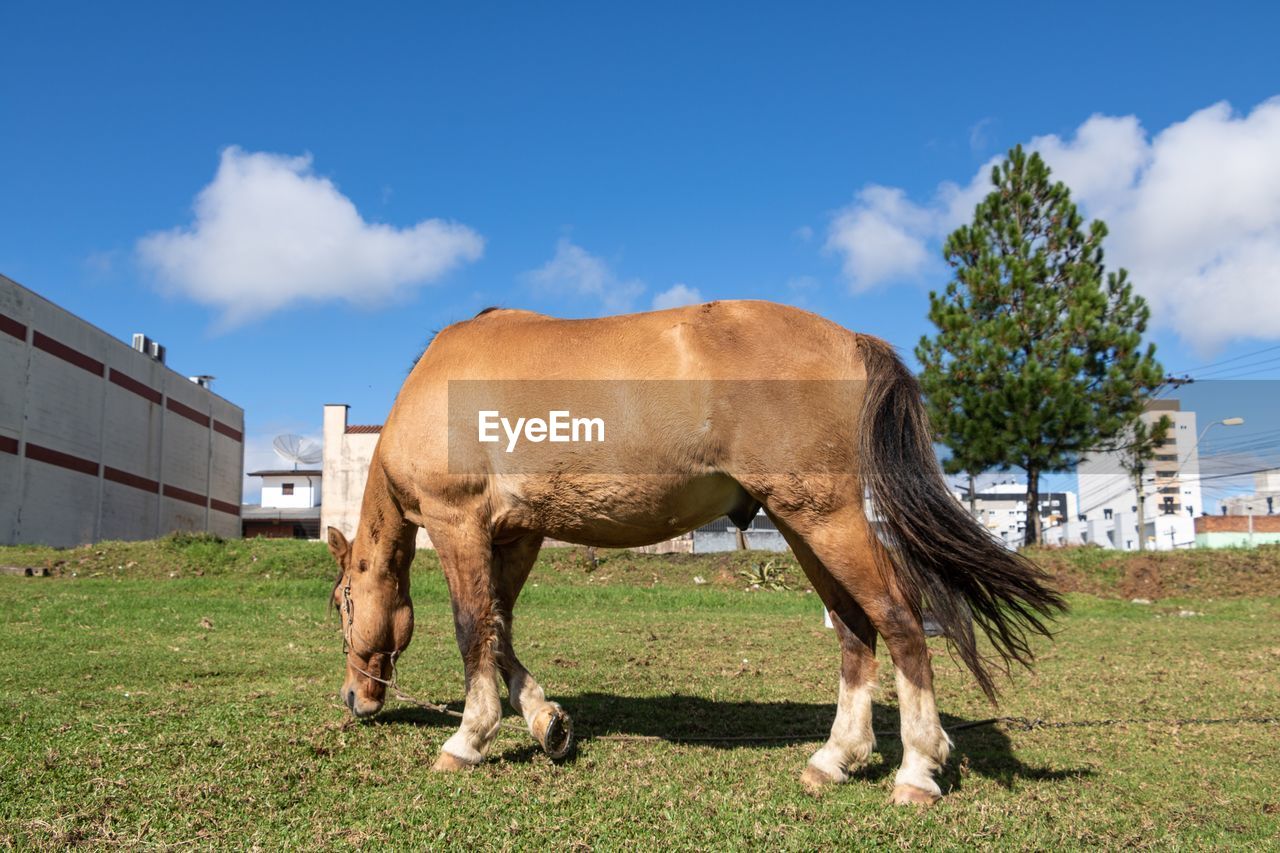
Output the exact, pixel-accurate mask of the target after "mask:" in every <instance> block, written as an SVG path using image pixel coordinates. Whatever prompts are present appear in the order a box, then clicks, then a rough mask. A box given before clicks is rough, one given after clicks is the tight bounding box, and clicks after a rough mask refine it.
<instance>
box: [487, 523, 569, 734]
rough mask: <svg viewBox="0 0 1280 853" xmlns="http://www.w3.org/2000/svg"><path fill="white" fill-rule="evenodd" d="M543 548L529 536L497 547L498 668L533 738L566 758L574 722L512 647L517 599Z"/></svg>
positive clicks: (495, 560) (518, 712)
mask: <svg viewBox="0 0 1280 853" xmlns="http://www.w3.org/2000/svg"><path fill="white" fill-rule="evenodd" d="M541 545H542V537H541V536H529V537H525V538H523V539H519V540H517V541H515V542H512V543H509V544H504V545H500V546H497V547H495V548H494V576H495V580H496V585H497V593H498V607H499V610H500V612H501V615H502V623H501V628H500V631H501V636H500V647H499V653H498V668H499V669H500V670H501V671H502V677H503V678H504V679H505V680H506V682H507V693H508V695H509V696H510V700H511V707H512V708H514V709H515V712H516V713H517V714H519V715H520V716H522V717H524V719H525V722H526V723H528V724H529V732H530V733H531V734H532V735H533V739H534V740H536V741H537V742H538V745H539V746H541V747H542V749H543V750H544V751H545V752H546V753H547V755H549V756H550V757H551V758H563V757H564V756H565V755H567V754H568V753H569V751H570V749H572V747H573V721H572V720H571V719H570V718H569V715H568V714H566V713H565V711H564V709H563V708H561V707H560V705H559V704H557V703H555V702H551V701H548V699H547V696H546V694H545V693H544V692H543V691H542V687H541V686H540V685H539V684H538V682H537V681H535V680H534V678H533V676H532V675H530V674H529V670H527V669H525V667H524V665H523V664H521V663H520V659H519V658H517V657H516V653H515V649H514V648H513V646H512V632H513V626H514V621H515V619H514V611H515V604H516V599H517V598H518V597H519V596H520V590H521V589H522V588H523V587H524V582H525V579H526V578H528V577H529V571H530V569H532V568H533V564H534V561H536V560H537V559H538V549H539V548H540V547H541Z"/></svg>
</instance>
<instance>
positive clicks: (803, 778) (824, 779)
mask: <svg viewBox="0 0 1280 853" xmlns="http://www.w3.org/2000/svg"><path fill="white" fill-rule="evenodd" d="M839 783H840V780H839V779H837V778H835V777H834V776H832V775H831V774H830V773H827V772H826V771H825V770H819V769H818V768H817V767H814V766H813V765H812V764H806V765H805V767H804V772H803V773H801V774H800V784H801V785H804V787H805V790H806V791H808V792H809V793H810V794H816V793H818V792H819V791H821V790H822V789H823V788H829V787H831V786H832V785H838V784H839Z"/></svg>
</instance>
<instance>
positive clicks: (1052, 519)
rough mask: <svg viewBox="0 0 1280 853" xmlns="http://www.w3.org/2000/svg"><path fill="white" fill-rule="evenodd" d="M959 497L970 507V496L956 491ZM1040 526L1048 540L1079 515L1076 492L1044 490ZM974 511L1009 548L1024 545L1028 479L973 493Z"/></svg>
mask: <svg viewBox="0 0 1280 853" xmlns="http://www.w3.org/2000/svg"><path fill="white" fill-rule="evenodd" d="M956 499H957V500H959V501H960V502H961V503H963V504H964V505H965V507H966V508H968V507H969V496H968V495H967V494H964V493H958V494H956ZM1039 499H1040V529H1041V531H1043V532H1044V534H1045V540H1046V541H1050V540H1052V539H1053V538H1054V536H1053V535H1052V531H1056V530H1061V529H1062V528H1063V526H1064V525H1065V524H1066V522H1067V521H1069V520H1072V519H1074V518H1075V517H1076V504H1077V501H1076V495H1075V492H1041V493H1040V495H1039ZM973 507H974V513H975V515H976V517H977V519H978V521H979V522H980V523H981V524H982V525H983V526H984V527H986V528H987V529H988V530H989V531H991V535H992V536H994V537H995V538H997V539H999V540H1000V541H1002V542H1004V544H1005V547H1007V548H1018V547H1021V545H1022V543H1023V542H1024V541H1025V539H1026V533H1027V485H1026V483H1015V482H1007V483H998V484H996V485H993V486H989V487H987V488H985V489H982V490H981V491H979V492H977V494H976V495H974V501H973Z"/></svg>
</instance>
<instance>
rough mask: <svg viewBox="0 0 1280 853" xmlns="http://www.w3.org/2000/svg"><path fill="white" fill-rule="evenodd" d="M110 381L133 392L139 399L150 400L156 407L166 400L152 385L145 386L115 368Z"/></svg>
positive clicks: (112, 370) (112, 369)
mask: <svg viewBox="0 0 1280 853" xmlns="http://www.w3.org/2000/svg"><path fill="white" fill-rule="evenodd" d="M110 379H111V381H112V382H114V383H115V384H117V385H119V386H120V387H121V388H123V389H124V390H126V391H132V392H133V393H135V394H137V395H138V396H139V397H142V398H143V399H145V400H150V401H151V402H153V403H155V404H156V405H160V401H161V400H163V399H164V396H163V395H162V394H161V393H160V392H159V391H157V390H156V389H154V388H152V387H151V386H150V385H144V384H143V383H141V382H139V381H138V380H136V379H134V378H133V377H132V376H130V375H129V374H127V373H121V372H120V371H118V370H116V369H115V368H114V367H113V368H111V375H110Z"/></svg>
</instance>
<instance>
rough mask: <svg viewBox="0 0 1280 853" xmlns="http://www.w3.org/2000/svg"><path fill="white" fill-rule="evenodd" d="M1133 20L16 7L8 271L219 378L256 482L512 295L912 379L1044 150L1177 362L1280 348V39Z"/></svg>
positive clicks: (423, 7) (648, 10)
mask: <svg viewBox="0 0 1280 853" xmlns="http://www.w3.org/2000/svg"><path fill="white" fill-rule="evenodd" d="M1117 5H1118V4H1088V3H1083V4H1082V3H1074V4H1071V5H1070V6H1062V7H1060V9H1058V10H1054V9H1051V8H1050V7H1049V6H1048V4H1016V5H1015V4H987V5H986V6H985V7H981V8H979V7H973V6H964V7H961V6H957V5H956V4H930V5H914V6H913V5H909V4H876V5H875V6H874V7H872V6H870V5H868V6H866V7H862V8H859V7H856V6H854V5H852V4H845V3H841V4H836V3H832V4H817V3H814V4H798V3H797V4H786V5H785V6H783V5H782V4H776V5H773V6H765V5H761V4H732V5H730V4H720V5H714V4H687V3H682V4H666V3H648V4H643V5H636V6H633V7H631V8H630V9H622V8H619V7H616V6H612V5H611V4H559V5H550V4H537V5H536V6H535V5H530V4H524V5H521V6H517V5H516V4H509V5H495V4H456V5H455V6H452V7H449V8H443V7H440V8H436V7H432V6H428V4H412V5H411V4H377V5H373V6H371V5H368V4H365V5H364V6H359V7H358V6H355V5H352V4H307V5H303V4H296V5H292V6H290V5H284V4H280V5H273V6H271V7H268V6H267V4H252V5H249V4H237V3H224V4H219V5H218V6H217V7H216V9H215V8H214V7H208V8H202V9H200V10H199V11H196V10H195V9H194V7H184V6H182V5H180V4H144V3H137V4H128V5H126V6H116V7H107V6H103V5H102V4H88V3H85V4H71V5H68V4H60V3H39V4H37V3H25V2H23V3H9V4H6V5H5V6H4V7H3V11H0V30H2V31H4V32H5V33H7V34H8V35H9V37H8V38H7V39H6V47H5V50H4V51H3V52H2V53H0V127H3V132H0V200H2V203H0V272H3V273H5V274H6V275H8V276H10V277H12V278H14V279H16V280H17V281H19V282H21V283H23V284H25V285H27V286H28V287H31V288H32V289H34V290H36V291H37V292H39V293H41V294H42V295H44V296H46V297H48V298H50V299H52V300H54V301H55V302H57V303H59V304H61V305H62V306H64V307H66V308H68V309H69V310H71V311H73V312H75V313H77V314H79V315H81V316H83V317H85V318H86V319H88V320H90V321H91V322H93V323H95V324H97V325H99V326H101V327H102V328H104V329H106V330H107V331H109V332H110V333H112V334H114V335H117V336H119V337H122V338H127V337H128V336H129V335H130V334H131V333H132V332H135V331H144V332H146V333H147V334H149V335H150V336H152V337H153V338H156V339H158V340H160V341H161V342H163V343H165V344H166V345H167V346H168V348H169V361H170V364H171V365H172V366H174V367H175V368H176V369H178V370H180V371H182V372H184V373H191V374H194V373H203V372H207V373H212V374H214V375H216V376H217V377H218V379H217V382H216V385H215V389H216V390H217V391H218V392H219V393H221V394H222V395H224V396H226V397H227V398H229V399H231V400H232V401H234V402H236V403H238V404H239V405H242V406H243V407H244V409H245V414H246V423H247V432H248V436H249V439H250V459H249V461H248V464H249V467H253V466H254V465H255V464H264V463H267V462H269V461H270V457H269V455H267V456H264V455H263V453H262V452H261V451H262V448H263V447H265V446H266V444H267V443H268V442H269V439H270V437H271V436H273V435H275V434H277V433H279V432H286V431H288V432H300V433H305V434H309V435H316V434H317V433H318V430H319V424H320V407H321V405H322V404H323V403H325V402H347V403H350V404H351V405H352V419H353V420H355V421H357V422H377V421H380V420H381V419H382V418H383V417H384V416H385V414H386V412H387V410H388V409H389V407H390V405H391V402H392V400H393V399H394V395H395V393H396V391H397V389H398V387H399V384H400V382H401V381H402V380H403V378H404V376H405V373H406V370H407V368H408V366H409V364H410V361H411V360H412V359H413V358H414V356H415V355H416V354H417V353H418V351H419V350H420V349H421V348H422V346H423V345H424V344H425V342H426V341H427V339H428V338H429V336H430V335H431V333H432V331H433V330H434V329H437V328H439V327H441V326H443V325H445V324H447V323H449V322H452V321H455V320H458V319H462V318H465V317H468V316H470V315H471V314H474V313H475V311H477V310H479V309H480V308H482V307H484V306H486V305H490V304H502V305H507V306H515V307H527V308H533V309H538V310H544V311H548V312H551V313H556V314H561V315H566V316H586V315H593V314H602V313H609V312H611V311H613V310H622V309H635V310H641V309H647V308H649V307H651V306H652V305H653V304H655V300H658V304H662V303H663V302H664V301H670V300H674V301H678V300H679V299H680V298H702V299H711V298H735V297H750V298H769V299H776V300H780V301H786V302H793V303H796V304H800V305H803V306H805V307H808V308H810V309H812V310H816V311H818V312H820V313H822V314H825V315H827V316H829V317H831V318H832V319H835V320H836V321H838V322H841V323H843V324H844V325H846V326H848V327H850V328H853V329H857V330H861V331H868V332H872V333H875V334H878V335H881V336H883V337H885V338H887V339H889V340H890V341H892V342H894V343H895V344H898V345H899V346H900V347H902V348H903V349H904V351H905V352H907V353H909V352H910V350H911V348H912V347H913V346H914V344H915V342H916V340H917V339H918V338H919V336H920V335H921V334H923V333H926V332H928V331H929V328H930V327H929V324H928V322H927V320H926V318H925V312H926V310H927V293H928V290H929V289H930V288H937V287H941V286H942V285H943V284H944V283H945V281H946V273H945V270H944V269H943V268H942V267H941V264H940V263H939V262H938V261H937V255H938V250H937V245H938V241H939V240H940V238H941V235H942V234H944V233H945V231H946V230H947V229H948V228H949V227H953V225H954V223H955V222H956V219H957V217H962V216H963V215H964V214H965V211H966V210H968V211H971V209H972V201H973V200H975V199H976V198H977V197H979V196H980V194H981V190H982V182H983V181H982V179H983V173H984V172H983V170H984V167H985V165H986V164H987V163H988V162H989V161H990V160H991V158H993V157H995V156H997V155H999V154H1000V153H1002V152H1003V151H1005V150H1006V149H1007V148H1008V147H1010V146H1012V145H1013V144H1015V143H1019V142H1021V143H1024V144H1033V145H1036V146H1037V147H1038V148H1040V149H1042V150H1044V151H1045V153H1046V158H1047V159H1048V160H1049V162H1050V165H1051V166H1053V167H1054V169H1055V172H1056V173H1058V174H1059V176H1062V177H1065V178H1067V179H1068V182H1069V183H1071V184H1072V185H1073V187H1075V185H1076V182H1079V184H1080V185H1081V186H1080V187H1079V188H1077V195H1078V196H1079V197H1080V198H1081V200H1082V203H1083V204H1084V206H1085V208H1086V210H1087V211H1088V212H1089V213H1091V215H1101V216H1103V218H1106V219H1107V220H1108V222H1109V223H1110V224H1111V225H1112V235H1113V240H1114V242H1115V251H1113V252H1112V253H1111V257H1113V258H1115V257H1117V256H1119V258H1120V260H1122V261H1125V262H1126V263H1127V264H1129V265H1130V266H1132V267H1133V273H1134V277H1135V280H1136V281H1137V283H1138V286H1139V289H1141V290H1144V291H1145V292H1148V294H1149V295H1152V299H1153V310H1154V311H1155V318H1154V319H1155V328H1154V330H1153V335H1152V338H1153V339H1154V340H1155V341H1156V342H1157V344H1158V345H1159V350H1160V355H1161V357H1162V358H1163V360H1164V362H1165V364H1166V366H1167V367H1169V368H1170V369H1176V370H1190V369H1193V368H1197V367H1198V366H1200V365H1204V364H1209V363H1213V362H1219V361H1221V360H1223V359H1231V358H1237V357H1239V356H1244V355H1247V354H1249V353H1254V352H1258V351H1260V350H1263V349H1264V348H1265V347H1267V346H1270V345H1273V344H1274V343H1276V342H1278V341H1280V296H1278V295H1277V293H1278V292H1280V287H1277V279H1278V278H1280V250H1277V249H1276V245H1277V240H1276V238H1277V237H1280V202H1278V201H1277V199H1280V166H1277V164H1276V163H1275V162H1274V161H1277V160H1280V158H1277V157H1276V155H1275V153H1274V152H1275V151H1278V150H1280V136H1278V135H1276V131H1277V128H1280V121H1278V120H1277V118H1276V117H1277V116H1280V103H1276V102H1272V101H1271V100H1270V99H1272V98H1275V97H1276V96H1278V95H1280V61H1277V60H1276V58H1275V55H1276V52H1275V45H1274V33H1275V32H1276V31H1277V29H1278V27H1280V14H1278V13H1277V12H1276V11H1275V9H1274V7H1268V6H1265V5H1264V4H1257V3H1253V4H1238V5H1236V4H1229V3H1221V4H1216V5H1215V6H1213V7H1212V8H1208V7H1206V6H1205V5H1203V4H1197V5H1191V4H1178V3H1170V4H1165V5H1164V6H1163V7H1162V9H1161V13H1160V14H1159V15H1152V14H1151V13H1150V12H1149V11H1148V10H1145V9H1141V8H1139V7H1137V6H1134V7H1132V9H1131V10H1124V9H1116V8H1115V6H1117ZM1215 105H1217V106H1215ZM1273 142H1274V143H1275V147H1272V146H1271V143H1273ZM325 181H328V183H325ZM1219 181H1224V182H1225V188H1224V187H1223V185H1222V184H1220V183H1216V182H1219ZM202 192H203V193H204V195H203V196H201V193H202ZM975 194H976V195H975ZM198 197H202V198H204V199H205V202H204V207H203V208H202V209H201V210H195V209H193V205H196V202H197V198H198ZM264 198H265V199H269V201H270V204H268V205H267V206H266V207H267V208H269V209H270V210H271V211H272V213H271V215H268V216H266V217H265V218H264V220H263V221H262V222H246V221H245V219H244V218H243V217H241V216H239V212H243V211H246V210H253V209H257V208H256V207H255V204H256V200H258V199H264ZM1215 204H1217V205H1218V206H1217V207H1215ZM276 229H282V230H281V231H279V232H277V230H276ZM308 229H310V230H308ZM1170 235H1172V236H1170ZM308 241H310V242H308ZM296 245H303V246H314V247H317V251H316V252H315V253H311V254H312V256H311V257H310V259H309V260H303V261H301V262H297V258H296V254H297V253H294V254H293V255H289V253H288V252H287V251H285V249H287V248H288V247H290V246H296ZM326 247H327V251H328V252H330V253H331V255H326V254H325V248H326ZM273 251H274V252H284V254H285V255H287V257H283V258H282V257H273V256H272V252H273ZM383 251H385V252H386V256H385V257H384V256H383V255H381V254H379V253H380V252H383ZM352 258H357V259H362V260H358V261H357V260H352ZM299 263H300V266H299V265H298V264H299ZM291 264H293V266H290V265H291ZM224 273H225V275H224ZM1144 274H1145V275H1146V279H1145V280H1144V279H1143V278H1142V275H1144ZM1171 283H1172V284H1171ZM678 285H682V286H683V289H677V290H674V291H673V288H676V287H677V286H678ZM664 295H665V296H664ZM1276 355H1280V350H1273V351H1271V352H1270V356H1276ZM1266 358H1267V355H1266V354H1264V355H1259V356H1255V357H1251V358H1243V359H1240V360H1238V361H1236V362H1234V364H1235V365H1236V366H1237V367H1242V366H1250V367H1253V366H1255V362H1257V363H1258V364H1257V369H1255V370H1254V371H1253V372H1252V373H1251V374H1250V378H1252V379H1269V378H1276V377H1280V360H1277V361H1274V362H1267V361H1266ZM1259 371H1260V372H1259ZM1236 373H1238V374H1239V373H1245V371H1244V370H1242V369H1241V370H1237V371H1236ZM1216 378H1222V379H1230V378H1233V374H1232V373H1231V372H1230V371H1227V372H1226V375H1223V374H1222V373H1219V374H1217V376H1216ZM1209 396H1214V395H1209ZM1220 396H1221V395H1217V396H1215V397H1214V399H1215V401H1216V402H1212V403H1206V405H1213V406H1221V407H1224V411H1222V412H1220V413H1219V412H1216V411H1215V412H1210V413H1207V414H1206V417H1226V416H1230V415H1231V414H1234V412H1228V411H1225V409H1226V408H1231V405H1232V403H1233V401H1232V400H1231V399H1230V398H1228V399H1226V400H1218V399H1217V398H1218V397H1220ZM1248 396H1249V399H1250V400H1251V401H1252V402H1251V405H1254V407H1255V408H1256V407H1257V405H1258V401H1257V399H1256V398H1257V393H1256V391H1255V392H1253V393H1252V394H1251V395H1248ZM1241 399H1242V400H1243V399H1244V398H1243V397H1242V398H1241ZM1268 417H1269V412H1268V411H1266V410H1263V411H1260V413H1259V415H1258V416H1257V417H1255V418H1254V419H1253V420H1252V421H1251V422H1250V423H1249V424H1248V425H1247V426H1246V428H1245V429H1246V430H1247V431H1252V430H1253V429H1255V423H1256V424H1258V425H1257V427H1256V428H1257V429H1258V430H1260V431H1262V430H1264V424H1265V422H1266V421H1267V419H1268ZM1271 423H1274V424H1275V426H1274V427H1271V426H1270V425H1269V424H1267V425H1266V428H1270V429H1276V428H1280V423H1276V421H1275V419H1274V418H1272V420H1271ZM1278 445H1280V443H1278ZM1206 448H1209V441H1208V439H1206Z"/></svg>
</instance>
